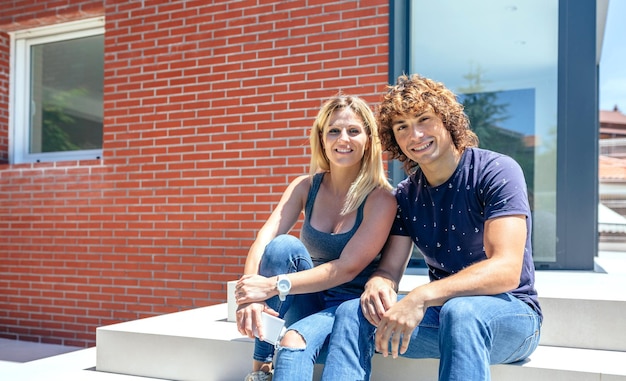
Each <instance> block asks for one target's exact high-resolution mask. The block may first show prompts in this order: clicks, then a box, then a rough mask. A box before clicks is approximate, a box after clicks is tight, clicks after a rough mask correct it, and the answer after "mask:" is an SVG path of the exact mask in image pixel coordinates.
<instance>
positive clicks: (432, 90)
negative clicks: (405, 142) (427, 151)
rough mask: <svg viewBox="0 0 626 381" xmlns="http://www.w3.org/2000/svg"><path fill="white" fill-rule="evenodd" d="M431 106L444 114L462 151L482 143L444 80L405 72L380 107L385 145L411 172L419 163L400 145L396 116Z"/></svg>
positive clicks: (419, 111)
mask: <svg viewBox="0 0 626 381" xmlns="http://www.w3.org/2000/svg"><path fill="white" fill-rule="evenodd" d="M428 110H430V111H432V112H434V113H435V114H437V116H439V117H440V118H441V120H442V122H443V125H444V126H445V127H446V129H447V130H448V132H449V133H450V136H451V137H452V142H453V143H454V146H455V147H456V148H457V149H458V150H459V152H463V151H464V150H465V148H467V147H477V146H478V136H476V134H475V133H474V132H473V131H472V130H470V122H469V119H468V118H467V115H465V112H464V111H463V105H462V104H461V103H459V101H458V100H457V98H456V95H455V94H454V93H453V92H452V91H451V90H449V89H448V88H447V87H446V86H445V85H444V84H443V83H441V82H436V81H433V80H432V79H429V78H426V77H423V76H421V75H419V74H413V75H411V76H407V75H401V76H399V77H398V81H397V82H396V84H395V85H394V86H389V88H388V91H387V93H386V94H385V95H384V96H383V99H382V101H381V103H380V105H379V107H378V124H379V126H380V139H381V141H382V144H383V147H384V149H385V150H387V151H388V152H389V153H390V156H391V157H390V158H391V159H398V160H399V161H400V162H402V163H404V169H405V171H406V172H407V173H411V172H412V171H413V170H414V169H415V168H416V167H417V166H418V164H417V163H416V162H414V161H413V160H411V159H409V158H408V157H407V156H406V155H405V154H404V153H403V152H402V150H401V149H400V146H399V145H398V142H397V141H396V138H395V136H394V134H393V122H394V119H395V118H398V117H401V118H402V117H404V116H405V115H407V114H408V115H411V114H412V115H419V114H420V113H422V112H424V111H428Z"/></svg>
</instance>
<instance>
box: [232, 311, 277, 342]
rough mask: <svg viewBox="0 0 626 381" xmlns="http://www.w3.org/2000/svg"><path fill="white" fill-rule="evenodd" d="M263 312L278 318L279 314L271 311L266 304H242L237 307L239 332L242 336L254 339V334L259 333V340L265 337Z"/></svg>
mask: <svg viewBox="0 0 626 381" xmlns="http://www.w3.org/2000/svg"><path fill="white" fill-rule="evenodd" d="M261 312H266V313H268V314H270V315H273V316H278V312H276V311H274V310H273V309H271V308H270V307H269V306H268V305H267V304H265V303H249V304H241V305H239V306H238V307H237V330H238V331H239V333H241V334H242V335H245V336H248V337H249V338H254V332H255V331H256V332H258V335H259V339H261V340H263V338H264V337H265V328H264V327H263V325H262V323H261Z"/></svg>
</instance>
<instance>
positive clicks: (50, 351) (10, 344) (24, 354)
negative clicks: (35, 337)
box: [0, 338, 84, 362]
mask: <svg viewBox="0 0 626 381" xmlns="http://www.w3.org/2000/svg"><path fill="white" fill-rule="evenodd" d="M79 349H84V348H78V347H68V346H63V345H55V344H41V343H32V342H28V341H17V340H9V339H2V338H0V361H9V362H28V361H33V360H39V359H42V358H46V357H51V356H56V355H60V354H63V353H68V352H73V351H76V350H79Z"/></svg>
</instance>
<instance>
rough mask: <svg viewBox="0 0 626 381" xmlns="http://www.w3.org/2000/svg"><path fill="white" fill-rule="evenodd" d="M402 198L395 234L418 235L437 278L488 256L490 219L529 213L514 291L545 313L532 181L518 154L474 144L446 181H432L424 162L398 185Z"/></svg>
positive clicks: (415, 239)
mask: <svg viewBox="0 0 626 381" xmlns="http://www.w3.org/2000/svg"><path fill="white" fill-rule="evenodd" d="M396 200H397V201H398V213H397V215H396V220H395V222H394V225H393V227H392V229H391V234H393V235H403V236H410V237H412V239H413V242H414V243H415V245H416V246H417V247H418V248H419V250H420V251H421V252H422V254H423V255H424V259H425V261H426V264H427V265H428V269H429V276H430V279H431V281H435V280H438V279H441V278H445V277H447V276H449V275H451V274H454V273H456V272H458V271H460V270H462V269H464V268H465V267H468V266H470V265H471V264H473V263H476V262H478V261H482V260H484V259H486V258H487V257H486V255H485V248H484V245H483V233H484V232H483V231H484V226H485V221H486V220H487V219H489V218H495V217H500V216H507V215H515V214H517V215H525V216H526V227H527V230H528V233H527V236H526V247H525V250H524V264H523V267H522V274H521V277H520V283H519V286H518V288H516V289H515V290H513V291H511V293H512V294H513V295H514V296H515V297H517V298H519V299H521V300H523V301H524V302H526V303H528V304H529V305H530V306H531V307H533V309H535V310H536V311H537V312H538V313H539V314H541V308H540V307H539V302H538V300H537V291H536V290H535V285H534V283H535V267H534V263H533V259H532V246H531V231H532V230H531V229H532V222H531V213H530V207H529V205H528V195H527V191H526V182H525V179H524V174H523V172H522V169H521V168H520V166H519V165H518V164H517V162H515V160H513V159H512V158H510V157H508V156H505V155H502V154H499V153H496V152H493V151H488V150H484V149H479V148H468V149H466V150H465V151H464V152H463V155H462V156H461V160H460V162H459V165H458V167H457V169H456V171H455V172H454V174H453V175H452V176H451V177H450V178H449V179H448V180H447V181H446V182H444V183H443V184H441V185H439V186H436V187H431V186H430V185H428V181H427V180H426V178H425V177H424V174H423V173H422V171H421V170H420V169H419V168H418V169H417V171H416V172H415V173H414V174H413V175H411V176H409V177H408V178H406V179H405V180H404V181H402V182H401V183H400V184H399V185H398V187H397V189H396Z"/></svg>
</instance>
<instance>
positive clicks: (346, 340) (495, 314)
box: [322, 294, 541, 381]
mask: <svg viewBox="0 0 626 381" xmlns="http://www.w3.org/2000/svg"><path fill="white" fill-rule="evenodd" d="M400 298H401V297H400ZM540 328H541V320H540V317H539V315H538V314H537V313H536V312H535V311H534V310H533V309H532V308H531V307H530V306H528V305H527V304H526V303H524V302H522V301H520V300H519V299H517V298H515V297H514V296H512V295H510V294H499V295H494V296H468V297H458V298H453V299H450V300H449V301H448V302H446V303H445V304H444V305H443V306H441V307H431V308H428V309H427V310H426V313H425V314H424V319H423V320H422V322H421V323H420V324H419V325H418V327H417V328H416V329H415V330H414V331H413V334H412V335H411V341H410V343H409V348H408V350H407V351H406V353H404V354H403V355H402V356H403V357H408V358H438V359H440V361H439V380H442V381H453V380H459V381H467V380H472V381H480V380H490V379H491V375H490V368H489V366H490V364H504V363H511V362H516V361H521V360H524V359H525V358H527V357H528V356H529V355H530V354H531V353H532V352H533V351H534V350H535V348H536V347H537V345H538V343H539V335H540ZM374 334H375V327H374V326H372V325H371V324H370V323H369V322H368V321H367V320H366V319H365V317H364V316H363V314H362V312H361V308H360V303H359V300H352V301H349V302H346V303H343V304H342V305H341V306H339V308H337V311H336V312H335V326H334V328H333V333H332V335H331V340H330V345H329V348H328V356H327V359H326V364H325V366H324V373H323V375H322V380H327V381H331V380H369V379H370V375H371V359H372V356H373V355H374ZM386 361H393V360H392V359H391V358H389V359H388V360H386Z"/></svg>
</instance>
